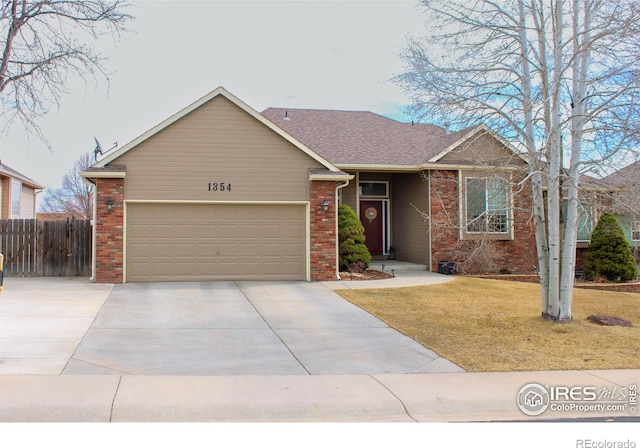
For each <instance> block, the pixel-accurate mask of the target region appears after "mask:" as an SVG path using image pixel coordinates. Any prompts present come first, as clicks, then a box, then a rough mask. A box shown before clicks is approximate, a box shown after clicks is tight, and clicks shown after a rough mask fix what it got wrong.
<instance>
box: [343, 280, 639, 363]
mask: <svg viewBox="0 0 640 448" xmlns="http://www.w3.org/2000/svg"><path fill="white" fill-rule="evenodd" d="M337 292H338V293H339V294H340V295H342V296H343V297H344V298H346V299H347V300H349V301H350V302H352V303H354V304H356V305H358V306H359V307H361V308H363V309H365V310H366V311H368V312H370V313H371V314H373V315H375V316H377V317H378V318H380V319H382V320H383V321H385V322H386V323H387V324H388V325H389V326H391V327H393V328H395V329H397V330H398V331H400V332H402V333H404V334H405V335H407V336H409V337H411V338H413V339H415V340H416V341H418V342H419V343H421V344H422V345H424V346H425V347H428V348H430V349H431V350H434V351H435V352H437V353H438V354H439V355H441V356H443V357H445V358H447V359H449V360H451V361H453V362H455V363H456V364H458V365H459V366H461V367H462V368H464V369H466V370H467V371H474V372H492V371H494V372H495V371H515V370H572V369H577V370H583V369H638V368H640V355H639V353H640V294H634V293H624V292H608V291H592V290H585V289H575V290H574V297H573V307H572V311H573V321H572V322H571V323H568V324H556V323H553V322H545V321H543V320H542V319H541V318H540V314H541V313H540V312H541V309H540V287H539V285H537V284H532V283H521V282H510V281H500V280H488V279H479V278H470V277H456V278H455V279H454V280H453V281H452V282H449V283H444V284H440V285H432V286H420V287H413V288H391V289H375V290H341V291H337ZM592 314H607V315H612V316H616V317H622V318H624V319H627V320H630V321H631V323H632V324H633V327H631V328H629V327H608V326H600V325H596V324H593V323H591V322H589V321H588V320H587V317H588V316H589V315H592Z"/></svg>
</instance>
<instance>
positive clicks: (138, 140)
mask: <svg viewBox="0 0 640 448" xmlns="http://www.w3.org/2000/svg"><path fill="white" fill-rule="evenodd" d="M217 96H223V97H224V98H226V99H227V100H229V101H231V102H232V103H233V104H235V105H236V106H238V107H239V108H240V109H242V110H243V111H245V112H246V113H248V114H249V115H251V116H252V117H253V118H255V119H256V120H258V121H259V122H260V123H262V124H263V125H265V126H267V127H268V128H269V129H271V130H272V131H274V132H275V133H277V134H278V135H280V136H281V137H282V138H284V139H285V140H287V141H288V142H289V143H291V144H293V145H294V146H296V147H297V148H298V149H300V150H301V151H303V152H304V153H305V154H307V155H308V156H309V157H311V158H312V159H314V160H316V161H317V162H319V163H320V164H321V165H323V166H324V167H325V168H327V169H328V170H329V171H330V172H336V173H337V172H340V170H339V169H338V168H336V167H335V166H334V165H333V164H332V163H330V162H329V161H327V160H326V159H325V158H323V157H322V156H320V155H319V154H317V153H316V152H315V151H312V150H311V149H309V148H308V147H307V146H306V145H304V144H303V143H301V142H300V141H298V140H297V139H296V138H294V137H293V136H291V135H290V134H288V133H287V132H285V131H284V130H282V129H281V128H279V127H278V126H276V125H275V124H274V123H272V122H271V121H269V120H268V119H266V118H265V117H264V116H262V115H260V114H259V113H258V112H257V111H256V110H254V109H253V108H251V107H250V106H248V105H247V104H246V103H244V102H243V101H241V100H240V99H239V98H238V97H236V96H235V95H233V94H231V93H230V92H228V91H227V90H226V89H224V88H223V87H218V88H217V89H215V90H214V91H212V92H210V93H208V94H207V95H205V96H203V97H202V98H200V99H198V100H196V101H194V102H193V103H191V104H190V105H188V106H187V107H185V108H183V109H181V110H180V111H178V112H176V113H175V114H173V115H172V116H171V117H169V118H167V119H166V120H164V121H162V122H161V123H159V124H157V125H156V126H154V127H153V128H151V129H149V130H148V131H147V132H145V133H144V134H142V135H140V136H138V137H137V138H135V139H133V140H132V141H130V142H129V143H127V144H126V145H124V146H122V147H121V148H119V149H117V150H115V151H113V152H111V153H110V154H107V155H106V157H104V158H103V159H101V160H100V161H98V162H96V163H95V164H94V165H93V166H92V167H91V169H90V170H87V171H86V173H89V171H93V172H94V174H95V172H97V171H99V169H100V168H105V166H106V165H108V164H109V163H111V162H113V161H115V160H116V159H118V158H119V157H120V156H122V155H123V154H125V153H127V152H128V151H130V150H131V149H133V148H135V147H136V146H138V145H139V144H141V143H142V142H144V141H145V140H148V139H149V138H151V137H153V136H154V135H156V134H157V133H158V132H160V131H162V130H163V129H165V128H167V127H168V126H170V125H172V124H173V123H175V122H176V121H178V120H180V119H181V118H183V117H184V116H186V115H188V114H189V113H190V112H192V111H194V110H195V109H197V108H198V107H200V106H202V105H203V104H205V103H207V102H209V101H211V100H212V99H214V98H216V97H217Z"/></svg>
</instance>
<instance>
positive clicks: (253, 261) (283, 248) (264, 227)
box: [126, 203, 307, 282]
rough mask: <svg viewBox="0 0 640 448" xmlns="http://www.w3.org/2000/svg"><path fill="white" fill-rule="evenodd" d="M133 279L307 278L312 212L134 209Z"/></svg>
mask: <svg viewBox="0 0 640 448" xmlns="http://www.w3.org/2000/svg"><path fill="white" fill-rule="evenodd" d="M126 238H127V256H126V259H127V266H126V277H127V281H130V282H131V281H132V282H145V281H207V280H306V273H307V264H306V247H307V243H306V206H304V205H282V204H251V205H247V204H215V205H214V204H173V203H171V204H158V203H152V204H144V203H142V204H140V203H133V204H129V205H128V206H127V235H126Z"/></svg>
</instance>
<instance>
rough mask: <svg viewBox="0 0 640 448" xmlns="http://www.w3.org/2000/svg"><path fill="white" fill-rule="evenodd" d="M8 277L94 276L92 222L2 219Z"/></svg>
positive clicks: (1, 248)
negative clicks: (92, 264)
mask: <svg viewBox="0 0 640 448" xmlns="http://www.w3.org/2000/svg"><path fill="white" fill-rule="evenodd" d="M0 253H2V254H4V275H5V276H7V277H88V276H90V275H91V221H84V220H76V219H67V220H66V221H39V220H35V219H3V220H0Z"/></svg>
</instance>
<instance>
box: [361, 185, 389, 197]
mask: <svg viewBox="0 0 640 448" xmlns="http://www.w3.org/2000/svg"><path fill="white" fill-rule="evenodd" d="M359 187H360V196H361V197H365V198H367V197H368V198H388V197H389V182H387V181H367V182H360V184H359Z"/></svg>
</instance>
